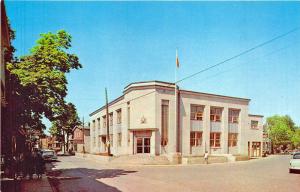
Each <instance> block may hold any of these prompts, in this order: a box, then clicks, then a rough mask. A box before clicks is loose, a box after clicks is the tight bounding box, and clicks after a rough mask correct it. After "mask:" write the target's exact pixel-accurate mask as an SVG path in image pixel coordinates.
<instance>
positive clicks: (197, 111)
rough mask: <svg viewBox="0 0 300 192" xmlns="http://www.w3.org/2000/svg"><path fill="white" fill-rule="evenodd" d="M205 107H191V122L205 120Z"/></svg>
mask: <svg viewBox="0 0 300 192" xmlns="http://www.w3.org/2000/svg"><path fill="white" fill-rule="evenodd" d="M203 111H204V106H201V105H191V120H198V121H202V120H203Z"/></svg>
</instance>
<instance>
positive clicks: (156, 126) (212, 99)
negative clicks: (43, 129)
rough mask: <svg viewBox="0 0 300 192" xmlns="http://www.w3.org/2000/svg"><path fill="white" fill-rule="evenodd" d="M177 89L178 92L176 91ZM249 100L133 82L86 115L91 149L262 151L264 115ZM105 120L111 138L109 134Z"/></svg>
mask: <svg viewBox="0 0 300 192" xmlns="http://www.w3.org/2000/svg"><path fill="white" fill-rule="evenodd" d="M175 92H176V96H175ZM249 104H250V99H246V98H239V97H231V96H223V95H216V94H210V93H202V92H195V91H190V90H182V89H179V87H177V86H176V87H175V84H174V83H168V82H162V81H146V82H135V83H131V84H129V85H127V86H126V87H125V88H124V90H123V95H121V96H120V97H118V98H117V99H115V100H113V101H111V102H110V103H109V104H108V110H109V112H108V114H109V118H106V114H107V113H106V107H105V106H103V107H101V108H100V109H97V110H96V111H94V112H92V113H91V114H90V151H91V153H93V154H102V153H106V152H107V150H108V148H107V144H108V142H107V141H108V139H109V143H110V146H111V153H112V154H113V155H114V156H122V155H135V154H148V155H149V156H166V157H167V158H168V159H170V160H172V158H174V157H176V156H177V157H178V156H179V157H183V158H184V157H191V156H202V155H203V154H204V153H205V151H207V152H208V153H209V154H212V155H228V154H231V155H244V156H249V157H259V156H261V155H262V142H263V121H262V120H263V116H261V115H253V114H249ZM107 124H109V138H108V137H107V127H106V126H107Z"/></svg>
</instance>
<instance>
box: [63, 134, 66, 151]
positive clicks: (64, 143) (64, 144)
mask: <svg viewBox="0 0 300 192" xmlns="http://www.w3.org/2000/svg"><path fill="white" fill-rule="evenodd" d="M63 146H64V154H65V153H66V142H65V131H64V130H63Z"/></svg>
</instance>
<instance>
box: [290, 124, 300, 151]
mask: <svg viewBox="0 0 300 192" xmlns="http://www.w3.org/2000/svg"><path fill="white" fill-rule="evenodd" d="M291 141H292V144H293V145H294V147H300V128H297V129H296V130H295V132H294V134H293V136H292V138H291Z"/></svg>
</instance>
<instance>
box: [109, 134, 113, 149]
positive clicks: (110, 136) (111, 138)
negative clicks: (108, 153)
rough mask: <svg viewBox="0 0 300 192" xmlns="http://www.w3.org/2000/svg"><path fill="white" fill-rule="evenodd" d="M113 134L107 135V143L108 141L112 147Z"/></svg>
mask: <svg viewBox="0 0 300 192" xmlns="http://www.w3.org/2000/svg"><path fill="white" fill-rule="evenodd" d="M113 138H114V137H113V134H111V135H109V143H110V146H112V147H113V144H114V140H113Z"/></svg>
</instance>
